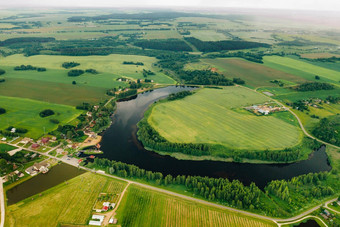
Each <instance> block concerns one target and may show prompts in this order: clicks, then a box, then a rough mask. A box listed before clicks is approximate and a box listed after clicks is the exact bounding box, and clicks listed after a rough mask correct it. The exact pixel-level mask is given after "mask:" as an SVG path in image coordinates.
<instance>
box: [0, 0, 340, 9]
mask: <svg viewBox="0 0 340 227" xmlns="http://www.w3.org/2000/svg"><path fill="white" fill-rule="evenodd" d="M29 5H31V6H70V7H73V6H77V7H123V6H126V7H159V6H163V7H166V6H188V7H211V8H213V7H238V8H275V9H305V10H332V11H334V10H336V11H340V1H339V0H322V1H321V0H166V1H165V0H119V1H118V0H44V1H42V0H30V1H27V0H10V1H3V0H0V6H16V7H20V6H29Z"/></svg>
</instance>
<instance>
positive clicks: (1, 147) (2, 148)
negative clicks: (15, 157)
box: [0, 143, 16, 152]
mask: <svg viewBox="0 0 340 227" xmlns="http://www.w3.org/2000/svg"><path fill="white" fill-rule="evenodd" d="M14 149H16V147H13V146H11V145H7V144H2V143H0V152H3V151H5V152H7V151H11V150H14Z"/></svg>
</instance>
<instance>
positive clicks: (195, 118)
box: [148, 87, 302, 150]
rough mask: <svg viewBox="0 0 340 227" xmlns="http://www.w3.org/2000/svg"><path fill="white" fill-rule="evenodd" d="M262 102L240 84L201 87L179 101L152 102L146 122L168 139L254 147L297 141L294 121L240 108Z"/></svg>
mask: <svg viewBox="0 0 340 227" xmlns="http://www.w3.org/2000/svg"><path fill="white" fill-rule="evenodd" d="M266 101H268V98H267V97H265V96H263V95H260V94H258V93H255V92H254V91H251V90H250V89H246V88H242V87H227V88H224V89H221V90H220V89H202V90H199V91H198V92H197V93H196V94H194V95H191V96H188V97H186V98H184V99H182V100H176V101H171V102H165V103H160V104H158V105H155V106H154V108H153V109H152V110H151V111H152V112H151V114H150V116H149V118H148V122H149V124H150V125H151V126H152V127H153V128H155V129H156V130H157V131H158V132H159V133H160V135H162V136H163V137H165V138H166V139H167V140H168V141H170V142H178V143H208V144H215V145H223V146H225V147H229V148H234V149H256V150H264V149H273V150H274V149H283V148H286V147H293V146H295V145H297V144H299V143H300V141H301V139H302V132H301V130H300V129H299V128H298V127H297V126H296V123H295V125H292V124H290V123H287V122H286V120H282V119H280V117H275V116H274V115H272V116H256V115H254V114H252V113H250V112H248V111H240V108H242V107H246V106H250V105H253V104H260V103H264V102H266ZM285 118H286V117H285ZM282 138H285V139H284V140H283V139H282Z"/></svg>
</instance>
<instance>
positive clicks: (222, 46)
mask: <svg viewBox="0 0 340 227" xmlns="http://www.w3.org/2000/svg"><path fill="white" fill-rule="evenodd" d="M185 40H186V41H188V42H190V43H191V44H192V45H194V46H195V47H196V48H197V49H198V50H199V51H202V52H219V51H223V50H241V49H251V48H257V47H267V48H268V47H270V45H269V44H266V43H258V42H248V41H235V40H222V41H201V40H199V39H196V38H194V37H187V38H185Z"/></svg>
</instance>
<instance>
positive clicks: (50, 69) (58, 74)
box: [0, 54, 174, 88]
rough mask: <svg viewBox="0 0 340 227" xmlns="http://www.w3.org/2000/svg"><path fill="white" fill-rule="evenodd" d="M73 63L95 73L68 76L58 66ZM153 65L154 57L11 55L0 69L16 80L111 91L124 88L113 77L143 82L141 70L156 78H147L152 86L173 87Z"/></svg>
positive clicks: (2, 59)
mask: <svg viewBox="0 0 340 227" xmlns="http://www.w3.org/2000/svg"><path fill="white" fill-rule="evenodd" d="M71 61H75V62H78V63H80V65H79V66H77V67H74V68H72V69H83V70H85V69H90V68H92V69H96V70H97V71H98V72H99V74H96V75H93V74H88V73H85V74H84V75H81V76H78V77H68V76H67V72H68V71H69V69H64V68H63V67H62V66H61V65H62V64H63V62H71ZM124 61H134V62H143V63H144V66H136V65H124V64H122V63H123V62H124ZM155 62H156V59H155V58H152V57H146V56H137V55H118V54H113V55H108V56H80V57H79V56H51V55H36V56H31V57H24V56H23V55H11V56H8V57H5V58H1V59H0V67H1V68H3V69H5V70H6V71H7V73H6V77H8V78H20V79H30V80H39V81H48V82H54V83H66V84H71V83H72V81H73V80H75V81H76V82H77V83H78V84H81V85H88V86H93V87H100V88H113V87H118V86H119V85H121V86H124V85H126V84H125V83H123V82H118V81H117V78H119V77H127V78H131V79H143V74H142V72H143V69H146V70H151V71H153V72H155V73H156V75H153V76H148V78H149V79H152V80H154V82H155V83H161V84H174V80H172V79H171V78H170V77H168V76H166V75H164V74H163V73H161V72H157V71H156V69H155V68H154V67H153V63H155ZM17 65H33V66H37V67H45V68H46V69H47V71H46V72H36V71H15V70H13V67H14V66H17Z"/></svg>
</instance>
